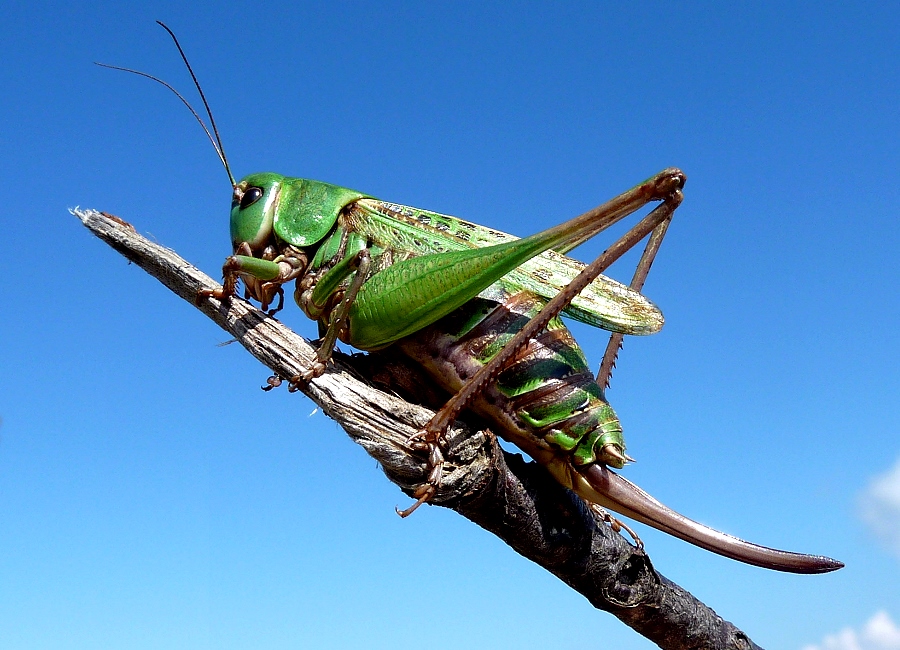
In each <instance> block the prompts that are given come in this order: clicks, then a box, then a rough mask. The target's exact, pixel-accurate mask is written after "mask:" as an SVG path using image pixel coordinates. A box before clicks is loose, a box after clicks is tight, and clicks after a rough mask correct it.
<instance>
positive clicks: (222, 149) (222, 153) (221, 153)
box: [156, 20, 236, 187]
mask: <svg viewBox="0 0 900 650" xmlns="http://www.w3.org/2000/svg"><path fill="white" fill-rule="evenodd" d="M156 24H157V25H159V26H160V27H162V28H163V29H164V30H166V31H167V32H169V36H171V37H172V40H173V41H175V47H177V48H178V53H179V54H180V55H181V60H182V61H184V65H185V66H186V67H187V69H188V72H190V73H191V79H193V80H194V86H196V88H197V92H198V93H200V99H201V100H202V101H203V107H204V108H205V109H206V114H207V115H208V116H209V123H210V124H211V125H212V129H213V133H215V134H216V142H218V143H219V146H218V147H216V151H218V152H219V157H220V158H221V159H222V164H223V165H225V171H227V172H228V178H229V179H230V180H231V186H232V187H234V186H235V184H236V183H235V182H234V176H232V175H231V167H229V166H228V159H227V158H226V157H225V147H223V146H222V138H221V137H219V129H218V127H216V120H215V118H214V117H213V114H212V111H211V110H209V104H208V103H207V101H206V95H204V94H203V88H201V87H200V82H199V81H197V75H195V74H194V69H193V68H191V64H190V63H189V62H188V59H187V57H186V56H185V54H184V50H182V49H181V43H179V42H178V39H177V38H176V37H175V32H173V31H172V30H171V29H169V26H168V25H166V24H165V23H164V22H162V21H161V20H157V21H156ZM191 110H193V109H191ZM206 133H207V135H209V131H207V132H206Z"/></svg>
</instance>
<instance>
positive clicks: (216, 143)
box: [94, 21, 236, 187]
mask: <svg viewBox="0 0 900 650" xmlns="http://www.w3.org/2000/svg"><path fill="white" fill-rule="evenodd" d="M156 22H157V23H159V24H160V25H161V26H162V27H163V29H165V30H166V31H167V32H169V35H170V36H171V37H172V39H173V40H174V41H175V46H176V47H177V48H178V52H179V54H181V59H182V60H183V61H184V64H185V65H186V66H187V69H188V72H190V73H191V79H193V80H194V85H195V86H196V88H197V91H198V92H199V93H200V99H201V100H203V106H204V108H206V114H207V115H208V116H209V121H210V123H211V124H212V128H213V133H215V138H214V137H213V134H212V133H210V131H209V129H208V128H207V126H206V123H205V122H204V121H203V119H202V118H201V117H200V115H199V114H198V113H197V111H195V110H194V107H193V106H191V104H190V102H188V100H186V99H185V98H184V96H183V95H182V94H181V93H179V92H178V91H177V90H175V89H174V88H173V87H172V86H171V85H169V84H168V83H166V82H165V81H163V80H162V79H160V78H159V77H154V76H153V75H152V74H148V73H146V72H141V71H140V70H132V69H131V68H123V67H121V66H117V65H109V64H107V63H98V62H97V61H95V62H94V64H95V65H99V66H100V67H101V68H109V69H110V70H121V71H122V72H130V73H131V74H136V75H138V76H140V77H145V78H146V79H150V80H151V81H155V82H156V83H158V84H161V85H163V86H165V87H166V88H168V89H169V90H171V91H172V92H173V93H174V94H175V96H176V97H178V99H180V100H181V103H182V104H184V105H185V106H187V109H188V110H189V111H190V112H191V115H193V116H194V119H196V120H197V123H198V124H199V125H200V128H202V129H203V132H204V133H206V137H207V138H209V142H210V144H212V146H213V149H215V150H216V155H217V156H219V160H220V161H221V162H222V165H223V166H224V167H225V172H226V173H227V174H228V181H229V182H230V183H231V186H232V187H234V186H235V185H236V183H235V181H234V176H233V175H232V174H231V167H230V166H229V165H228V159H227V158H226V157H225V149H224V147H223V146H222V139H221V138H220V137H219V130H218V128H216V121H215V119H214V118H213V116H212V111H211V110H210V109H209V104H208V103H207V102H206V96H205V95H204V94H203V90H202V89H201V88H200V84H199V82H198V81H197V77H196V75H194V71H193V70H192V69H191V64H190V63H188V60H187V57H185V55H184V51H183V50H182V49H181V45H179V43H178V39H177V38H175V34H173V33H172V30H171V29H169V28H168V27H166V25H164V24H163V23H161V22H159V21H156Z"/></svg>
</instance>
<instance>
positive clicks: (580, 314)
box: [350, 199, 663, 335]
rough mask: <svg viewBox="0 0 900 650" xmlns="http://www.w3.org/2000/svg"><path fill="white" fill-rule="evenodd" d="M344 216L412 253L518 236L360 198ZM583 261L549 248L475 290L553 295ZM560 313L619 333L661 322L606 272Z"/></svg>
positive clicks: (654, 327)
mask: <svg viewBox="0 0 900 650" xmlns="http://www.w3.org/2000/svg"><path fill="white" fill-rule="evenodd" d="M356 208H357V209H356V210H354V211H353V214H351V215H350V217H351V222H350V228H351V229H352V230H354V231H356V232H359V233H360V234H363V235H365V236H366V237H370V238H371V239H372V241H373V242H374V243H376V244H379V245H381V246H384V247H387V248H393V249H395V250H398V249H399V250H402V251H406V252H408V253H410V255H413V256H419V255H428V254H431V253H440V252H446V251H454V250H465V249H468V248H481V247H485V246H493V245H495V244H501V243H504V242H509V241H515V240H517V239H518V237H515V236H513V235H509V234H507V233H504V232H500V231H499V230H494V229H492V228H487V227H485V226H480V225H478V224H474V223H471V222H468V221H464V220H462V219H458V218H456V217H451V216H448V215H444V214H439V213H437V212H429V211H427V210H420V209H418V208H411V207H408V206H405V205H398V204H396V203H386V202H384V201H378V200H375V199H361V200H359V201H357V202H356ZM584 267H585V264H584V263H582V262H579V261H578V260H573V259H572V258H569V257H566V256H564V255H561V254H559V253H556V252H554V251H547V252H545V253H541V254H540V255H537V256H535V257H533V258H532V259H529V260H527V261H525V262H524V263H522V264H521V265H520V266H519V267H518V268H516V269H515V270H513V271H511V272H509V273H508V274H507V275H505V276H504V277H503V279H502V280H501V281H500V282H499V284H500V285H502V286H500V287H498V286H497V285H496V284H495V285H492V287H489V288H488V289H486V290H485V291H483V292H482V293H481V295H482V297H485V298H492V297H496V294H497V292H498V291H501V292H504V291H505V292H507V293H508V292H509V290H510V289H512V290H513V291H518V290H522V289H525V290H528V291H532V292H533V293H535V294H537V295H539V296H542V297H544V298H548V299H549V298H553V297H554V296H555V295H556V294H557V293H559V292H560V291H561V290H562V289H563V288H565V286H566V285H567V284H568V283H569V282H570V281H571V280H572V279H573V278H574V277H575V276H576V275H578V274H579V273H580V272H581V271H582V270H583V269H584ZM565 313H566V314H567V315H569V316H571V317H572V318H574V319H576V320H578V321H581V322H583V323H587V324H588V325H593V326H595V327H601V328H603V329H605V330H608V331H611V332H621V333H623V334H637V335H641V334H653V333H655V332H658V331H659V330H660V328H661V327H662V325H663V316H662V313H661V312H660V310H659V308H658V307H657V306H656V305H654V304H653V303H652V302H650V301H649V300H648V299H647V298H646V297H645V296H643V295H642V294H640V293H638V292H636V291H633V290H632V289H629V288H628V287H626V286H625V285H623V284H621V283H619V282H616V281H615V280H613V279H611V278H607V277H606V276H603V275H601V276H599V277H598V278H597V279H596V280H594V281H593V282H592V283H591V284H590V285H588V287H587V288H586V289H585V290H584V291H582V292H581V293H580V294H579V295H578V296H576V297H575V299H574V300H573V301H572V304H570V305H569V306H568V307H567V308H566V309H565Z"/></svg>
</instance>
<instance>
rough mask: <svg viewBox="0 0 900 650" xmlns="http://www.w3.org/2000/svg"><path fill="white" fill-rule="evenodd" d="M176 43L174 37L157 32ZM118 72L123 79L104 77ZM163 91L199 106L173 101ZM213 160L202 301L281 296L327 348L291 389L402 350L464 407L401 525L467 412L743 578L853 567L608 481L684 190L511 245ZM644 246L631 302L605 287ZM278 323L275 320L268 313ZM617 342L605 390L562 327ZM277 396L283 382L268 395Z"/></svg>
mask: <svg viewBox="0 0 900 650" xmlns="http://www.w3.org/2000/svg"><path fill="white" fill-rule="evenodd" d="M160 25H162V26H163V27H164V28H165V29H166V30H167V31H168V32H169V34H170V35H171V36H172V38H173V40H175V44H176V46H177V47H178V50H179V52H180V54H181V56H182V58H183V60H184V62H185V64H186V65H187V67H188V70H190V65H189V64H188V61H187V58H186V57H185V55H184V52H183V51H182V50H181V47H180V45H178V41H177V39H175V35H174V34H173V33H172V32H171V30H169V28H168V27H166V26H165V25H163V24H162V23H160ZM106 67H114V66H106ZM117 69H121V70H125V71H127V72H133V73H136V74H139V75H142V76H145V77H148V78H150V79H152V80H154V81H157V82H159V83H161V84H163V85H165V86H166V87H167V88H169V89H170V90H172V92H174V93H175V94H176V95H177V96H178V97H179V98H180V99H181V100H182V101H183V102H184V103H185V104H186V105H188V108H191V107H190V105H189V104H188V102H187V101H186V100H185V99H184V98H183V97H182V96H181V95H180V94H179V93H178V92H177V91H175V90H174V88H172V87H171V86H169V85H168V84H167V83H165V82H163V81H161V80H160V79H157V78H156V77H153V76H151V75H148V74H145V73H142V72H137V71H135V70H129V69H125V68H117ZM191 76H192V77H193V79H194V83H195V85H196V87H197V89H198V91H199V92H200V95H201V98H202V99H203V103H204V106H205V107H206V110H207V114H208V116H209V118H210V122H211V126H212V132H213V133H214V134H215V136H213V135H212V134H211V133H210V131H209V130H208V129H207V128H206V126H205V124H204V123H203V120H202V119H201V118H200V117H199V115H197V113H196V112H195V111H194V110H193V109H192V108H191V111H192V113H193V114H194V116H195V117H196V118H197V120H198V121H199V122H200V123H201V125H202V126H203V128H204V130H205V131H206V133H207V135H208V136H209V138H210V141H211V142H212V144H213V146H214V148H215V149H216V151H217V153H218V155H219V157H220V159H221V161H222V163H223V165H224V166H225V169H226V171H227V172H228V176H229V181H230V183H231V185H232V189H233V193H232V209H231V237H232V244H233V247H234V250H233V255H231V256H230V257H228V259H227V260H226V262H225V265H224V267H223V273H224V277H225V280H224V286H223V287H222V289H221V290H219V291H213V292H208V293H206V294H204V295H201V296H198V299H201V298H203V297H204V296H212V297H214V298H216V299H219V300H227V299H231V297H232V296H233V294H234V293H235V290H236V286H237V282H238V280H241V281H242V282H243V283H244V285H245V296H246V297H247V298H251V299H254V300H256V301H258V302H259V303H260V304H261V306H262V309H263V310H270V313H274V312H276V311H278V310H279V309H281V308H282V306H283V301H284V290H283V285H284V284H286V283H288V282H292V281H294V282H295V285H296V288H295V291H294V298H295V301H296V302H297V304H298V305H299V306H300V308H301V309H302V310H303V312H304V313H305V314H306V315H307V316H309V317H310V318H311V319H313V320H316V321H318V322H319V324H320V329H321V331H322V332H324V335H323V337H322V341H321V344H320V346H319V349H318V352H317V362H316V363H315V365H314V366H313V368H311V369H310V370H309V371H307V372H306V373H304V374H303V375H300V376H296V377H292V378H290V382H291V386H292V387H294V386H296V385H298V384H300V383H303V382H308V381H310V380H311V379H313V378H314V377H316V376H319V375H321V374H322V373H323V372H324V371H325V368H326V365H327V363H328V361H329V359H330V358H331V355H332V351H333V348H334V345H335V343H336V342H337V340H341V341H343V342H345V343H348V344H350V345H352V346H354V347H356V348H358V349H361V350H366V351H374V350H380V349H382V348H385V347H387V346H394V347H395V348H396V349H397V350H399V351H400V352H402V353H403V354H404V355H406V356H407V357H408V358H410V359H411V360H413V361H414V362H416V363H417V364H419V365H421V366H422V368H424V369H425V371H426V372H427V373H428V374H429V375H430V376H431V377H432V378H433V379H434V381H435V382H437V383H438V384H439V385H441V386H442V387H443V388H444V389H446V390H447V391H448V392H449V393H451V394H452V395H453V397H452V398H451V399H450V401H449V402H447V404H446V405H445V406H444V407H443V408H441V409H440V410H439V411H438V413H437V414H436V415H435V416H434V418H433V419H432V420H431V422H429V423H428V424H427V425H426V426H425V428H424V429H423V430H422V431H420V432H419V434H418V435H417V436H415V437H414V438H412V439H410V441H409V442H410V444H411V445H412V446H413V447H414V448H417V449H420V450H422V451H423V452H426V453H427V459H428V460H427V465H428V468H429V471H430V475H429V478H428V480H427V482H426V483H424V484H423V485H421V486H420V487H419V488H418V489H417V490H416V492H415V494H414V496H415V497H416V499H417V501H416V502H415V503H414V504H413V505H412V506H410V507H409V508H407V509H406V510H404V511H402V512H400V513H399V514H401V516H407V515H409V514H410V513H412V512H413V511H414V510H415V509H416V508H417V507H418V506H419V505H420V504H422V503H424V502H427V501H428V500H429V499H430V498H431V497H432V496H433V495H434V493H435V490H436V489H437V487H439V485H440V480H441V469H442V465H443V456H442V452H441V437H442V434H443V433H444V432H445V431H446V430H447V428H448V427H449V425H450V424H451V423H452V421H453V420H454V419H455V418H456V417H457V416H458V415H459V414H460V413H461V412H462V411H463V410H464V409H467V408H469V409H472V410H473V411H475V412H477V413H478V414H479V415H481V416H483V417H485V418H486V419H488V420H489V421H490V422H491V423H492V424H493V425H495V426H496V427H497V429H496V430H497V433H499V435H501V436H502V437H503V438H505V439H507V440H508V441H510V442H512V443H514V444H516V445H517V446H518V447H520V448H521V449H522V450H523V451H525V452H527V453H528V454H529V455H530V456H531V457H532V458H534V459H535V460H536V461H538V462H539V463H541V464H542V465H543V466H544V467H546V468H547V469H548V471H550V473H551V474H552V475H553V476H554V477H555V478H556V479H557V480H558V481H559V482H560V483H561V484H562V485H563V486H565V487H568V488H570V489H572V490H573V491H574V492H576V493H577V494H578V495H579V496H581V497H582V498H583V499H585V500H586V501H587V502H589V503H592V504H596V505H599V506H602V507H605V508H608V509H610V510H613V511H615V512H617V513H619V514H622V515H625V516H627V517H629V518H632V519H635V520H637V521H641V522H643V523H645V524H647V525H650V526H652V527H654V528H657V529H659V530H662V531H664V532H667V533H669V534H671V535H674V536H676V537H679V538H681V539H684V540H686V541H688V542H691V543H693V544H696V545H698V546H700V547H702V548H706V549H708V550H711V551H713V552H715V553H719V554H721V555H725V556H727V557H731V558H734V559H737V560H740V561H742V562H747V563H749V564H754V565H758V566H763V567H766V568H771V569H777V570H782V571H790V572H796V573H823V572H828V571H833V570H835V569H838V568H840V567H842V566H843V564H841V563H840V562H838V561H836V560H832V559H830V558H827V557H823V556H815V555H805V554H799V553H791V552H787V551H779V550H775V549H770V548H767V547H763V546H758V545H755V544H751V543H749V542H746V541H744V540H741V539H738V538H735V537H732V536H730V535H726V534H724V533H721V532H718V531H715V530H713V529H711V528H708V527H706V526H703V525H701V524H698V523H696V522H694V521H691V520H690V519H687V518H686V517H684V516H682V515H680V514H678V513H676V512H674V511H672V510H671V509H669V508H667V507H666V506H663V505H662V504H660V503H659V502H658V501H656V500H655V499H653V498H652V497H650V496H649V495H647V494H646V493H644V492H643V491H642V490H640V488H638V487H636V486H634V485H633V484H631V483H630V482H628V481H627V480H625V479H624V478H622V477H621V476H619V475H618V474H615V473H614V472H612V471H611V470H609V469H607V466H610V467H614V468H622V467H623V466H624V465H625V463H626V462H627V461H628V460H630V459H629V458H628V456H627V455H626V454H625V443H624V439H623V437H622V427H621V425H620V423H619V420H618V418H617V416H616V414H615V412H614V411H613V410H612V408H611V407H610V405H609V404H608V402H607V401H606V398H605V395H604V390H605V388H606V387H607V385H608V382H609V379H610V376H611V371H612V368H613V366H614V363H615V359H616V355H617V353H618V350H619V347H620V344H621V341H622V337H623V336H624V335H625V334H632V335H643V334H652V333H655V332H657V331H658V330H659V329H660V328H661V327H662V324H663V318H662V314H661V313H660V311H659V310H658V308H656V306H655V305H653V304H652V303H651V302H650V301H648V300H647V299H646V298H645V297H644V296H643V295H642V294H641V293H640V291H641V289H642V287H643V284H644V281H645V280H646V277H647V274H648V272H649V269H650V265H651V264H652V262H653V259H654V257H655V255H656V253H657V251H658V250H659V246H660V244H661V242H662V239H663V237H664V236H665V232H666V229H667V228H668V225H669V223H670V221H671V218H672V215H673V214H674V211H675V209H676V208H677V207H678V205H679V204H680V203H681V200H682V188H683V186H684V182H685V175H684V174H683V173H682V172H681V171H680V170H678V169H674V168H669V169H666V170H663V171H662V172H660V173H658V174H656V175H655V176H653V177H651V178H649V179H647V180H646V181H644V182H643V183H640V184H638V185H637V186H635V187H634V188H632V189H631V190H628V191H627V192H624V193H622V194H621V195H619V196H617V197H616V198H614V199H612V200H610V201H608V202H606V203H604V204H602V205H600V206H599V207H597V208H595V209H593V210H591V211H589V212H586V213H584V214H582V215H580V216H578V217H576V218H574V219H571V220H569V221H567V222H565V223H562V224H560V225H558V226H554V227H552V228H549V229H547V230H544V231H542V232H540V233H537V234H535V235H532V236H530V237H525V238H523V239H518V238H515V237H513V236H511V235H508V234H506V233H502V232H499V231H496V230H493V229H491V228H487V227H485V226H480V225H477V224H474V223H470V222H467V221H464V220H462V219H458V218H455V217H450V216H447V215H443V214H440V213H436V212H431V211H428V210H421V209H418V208H412V207H409V206H405V205H401V204H396V203H389V202H384V201H380V200H377V199H375V198H373V197H371V196H368V195H366V194H363V193H360V192H356V191H354V190H350V189H347V188H343V187H339V186H336V185H331V184H328V183H322V182H319V181H312V180H308V179H301V178H291V177H286V176H282V175H280V174H274V173H259V174H251V175H249V176H246V177H245V178H243V179H241V180H240V181H235V180H234V178H233V176H232V174H231V170H230V167H229V165H228V162H227V159H226V158H225V155H224V151H223V148H222V144H221V139H220V138H219V134H218V131H217V129H216V126H215V122H214V120H213V119H212V114H211V112H210V110H209V107H208V105H207V104H206V100H205V98H203V92H202V90H200V86H199V83H197V80H196V77H194V74H193V71H191ZM655 201H659V202H660V204H659V205H658V206H656V207H655V208H654V209H653V210H651V211H650V212H649V214H647V215H646V216H644V217H643V218H642V219H641V220H640V221H639V222H638V223H637V224H636V225H635V226H634V227H632V228H631V229H630V230H629V231H628V232H627V233H626V234H625V235H623V236H622V237H620V238H619V239H618V240H617V241H616V242H615V243H613V244H612V245H611V246H610V247H609V248H608V249H607V250H606V251H605V252H604V253H602V254H601V255H600V256H599V257H598V258H597V259H596V260H595V261H594V262H593V263H591V264H589V265H584V264H582V263H581V262H578V261H576V260H572V259H570V258H568V257H566V256H565V253H567V252H568V251H570V250H572V249H573V248H575V247H576V246H578V245H579V244H581V243H583V242H585V241H586V240H588V239H590V238H592V237H593V236H595V235H597V234H598V233H600V232H602V231H604V230H606V229H607V228H609V227H610V226H612V225H613V224H615V223H617V222H619V221H620V220H621V219H623V218H625V217H627V216H629V215H631V214H633V213H635V212H636V211H638V210H640V209H641V208H643V207H644V206H646V205H647V204H649V203H652V202H655ZM644 239H647V244H646V246H645V249H644V251H643V253H642V255H641V258H640V261H639V262H638V265H637V269H636V271H635V274H634V278H633V280H632V282H631V284H630V286H628V287H626V286H624V285H622V284H620V283H618V282H616V281H614V280H611V279H609V278H606V277H605V276H603V275H602V273H603V271H605V270H606V268H607V267H609V266H610V265H611V264H612V263H613V262H615V261H616V260H617V259H618V258H619V257H621V256H622V255H623V254H624V253H625V252H626V251H628V250H629V249H631V248H632V247H634V246H635V245H637V244H638V243H639V242H641V241H643V240H644ZM275 301H277V305H276V306H275V307H274V308H272V309H270V307H271V306H272V304H273V302H275ZM563 312H564V313H566V315H568V316H570V317H572V318H575V319H577V320H579V321H582V322H585V323H588V324H590V325H594V326H597V327H600V328H602V329H605V330H608V331H610V332H612V335H611V338H610V342H609V345H608V346H607V349H606V353H605V354H604V358H603V361H602V363H601V367H600V372H599V374H598V376H597V377H596V378H595V377H594V376H593V374H592V373H591V372H590V371H589V368H588V364H587V361H586V359H585V356H584V354H583V353H582V351H581V350H580V348H579V347H578V345H577V343H576V342H575V340H574V338H573V337H572V335H571V333H570V332H569V331H568V329H567V328H566V327H565V326H564V325H563V323H562V321H561V320H560V315H561V313H563ZM279 382H280V380H279V379H277V378H275V379H274V380H273V382H272V384H273V385H277V384H278V383H279Z"/></svg>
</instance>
